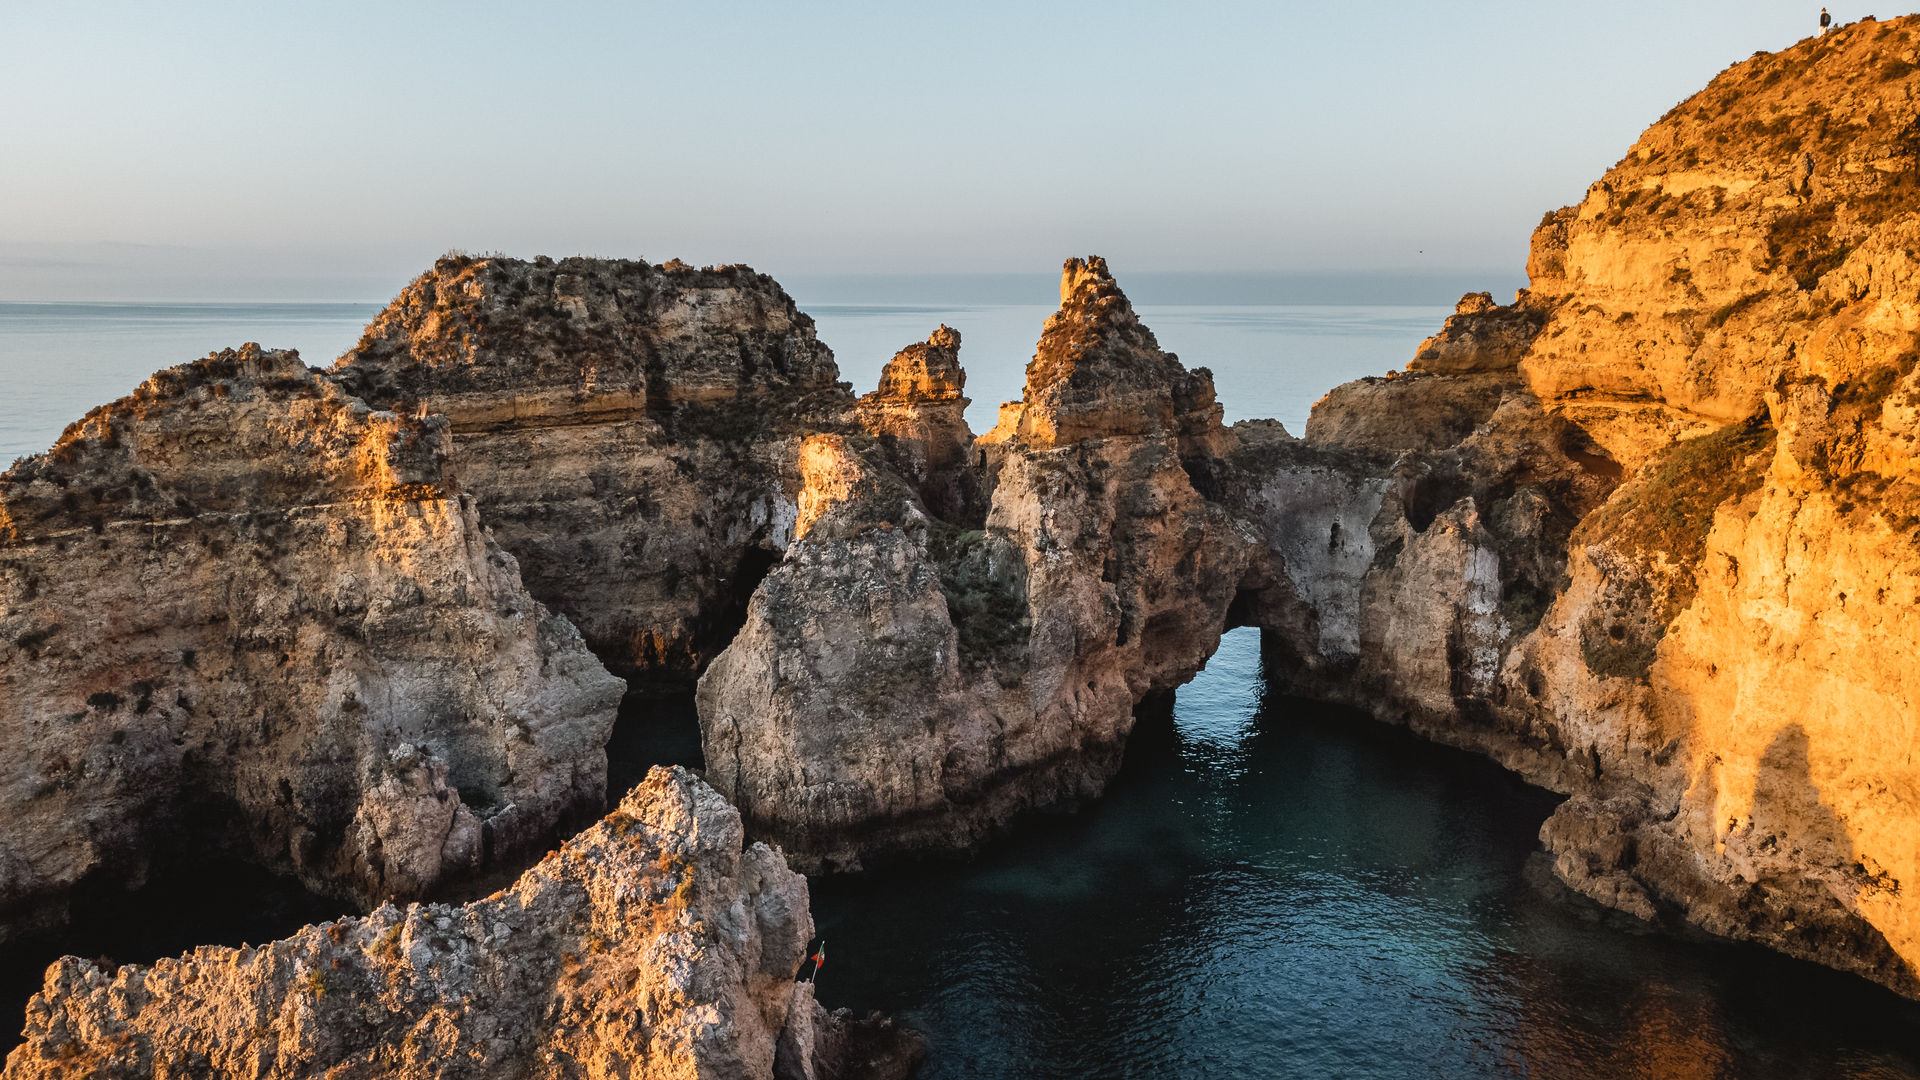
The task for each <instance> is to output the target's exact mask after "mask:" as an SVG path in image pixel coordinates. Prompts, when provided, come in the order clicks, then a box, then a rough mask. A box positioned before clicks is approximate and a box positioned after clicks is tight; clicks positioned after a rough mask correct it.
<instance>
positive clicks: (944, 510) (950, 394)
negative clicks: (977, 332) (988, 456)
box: [856, 326, 980, 521]
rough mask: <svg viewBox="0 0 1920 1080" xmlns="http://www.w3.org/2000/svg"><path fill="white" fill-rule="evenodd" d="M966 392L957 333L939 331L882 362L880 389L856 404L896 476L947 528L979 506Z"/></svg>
mask: <svg viewBox="0 0 1920 1080" xmlns="http://www.w3.org/2000/svg"><path fill="white" fill-rule="evenodd" d="M966 386H967V373H966V372H965V371H964V370H962V369H961V367H960V331H958V330H955V329H953V328H952V327H950V326H942V327H940V329H938V330H935V331H934V332H933V333H932V334H931V335H930V336H928V338H927V340H926V341H924V342H916V343H914V344H912V345H909V346H907V347H906V348H904V349H901V350H900V351H899V353H897V354H896V355H895V356H894V358H893V359H892V360H889V361H887V366H886V367H885V368H884V369H883V370H882V371H881V373H880V386H879V388H878V389H876V390H875V391H874V392H873V393H871V394H868V395H866V396H865V397H863V398H861V399H860V405H859V410H858V413H857V414H856V415H857V419H858V421H859V424H860V426H861V428H863V429H864V430H866V431H867V432H868V433H869V434H871V435H872V436H873V437H874V438H876V439H878V440H879V441H880V444H881V446H882V447H883V448H884V450H885V451H886V456H887V459H888V462H889V464H891V465H892V467H893V470H894V471H895V472H897V473H899V474H900V475H901V476H902V477H905V478H906V479H907V480H908V481H909V482H911V483H912V484H913V486H914V488H915V490H916V491H918V492H919V494H920V499H921V501H922V502H924V503H925V504H926V506H927V509H928V510H929V511H930V512H931V513H933V514H934V515H935V516H937V517H940V518H942V519H945V520H947V521H964V520H967V519H968V518H970V517H972V516H973V515H974V513H975V510H976V508H977V505H978V502H979V492H978V488H977V485H978V483H979V480H980V477H979V474H978V470H977V469H976V468H975V467H974V461H973V432H972V431H971V430H970V429H969V428H968V427H967V420H966V413H967V405H968V404H969V402H968V399H967V397H966V395H965V393H964V391H965V389H966Z"/></svg>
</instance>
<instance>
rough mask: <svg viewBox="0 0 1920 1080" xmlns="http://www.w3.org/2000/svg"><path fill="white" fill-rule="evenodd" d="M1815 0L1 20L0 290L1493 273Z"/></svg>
mask: <svg viewBox="0 0 1920 1080" xmlns="http://www.w3.org/2000/svg"><path fill="white" fill-rule="evenodd" d="M1817 10H1818V5H1807V4H1801V3H1786V2H1784V0H1763V2H1757V3H1739V2H1703V3H1696V4H1689V5H1685V6H1684V7H1682V8H1680V9H1675V8H1674V6H1672V5H1664V4H1654V3H1650V2H1629V3H1616V4H1609V5H1537V4H1520V3H1487V4H1478V5H1471V6H1469V5H1434V4H1420V3H1414V2H1411V0H1394V2H1382V3H1375V4H1371V5H1365V6H1361V7H1345V8H1341V9H1329V8H1326V7H1323V6H1318V5H1306V4H1300V3H1280V4H1218V5H1212V6H1209V7H1207V8H1205V9H1204V10H1201V9H1191V8H1182V9H1163V8H1160V7H1157V6H1153V5H1144V4H1105V5H1090V4H1056V5H1047V6H1044V7H1036V6H1033V5H1019V4H1006V3H986V4H981V5H972V6H968V7H966V8H964V9H961V8H941V9H914V8H903V7H899V6H889V5H835V6H833V7H832V8H831V9H815V8H798V7H788V6H780V5H772V4H754V3H748V4H737V5H731V6H726V7H714V6H697V7H685V6H665V5H649V4H636V5H625V4H610V3H576V4H563V5H553V6H546V7H541V8H538V9H530V8H526V7H524V6H514V5H504V4H488V3H477V4H466V5H461V6H458V7H455V6H452V5H439V4H421V5H409V6H407V7H405V8H390V7H387V6H383V5H375V4H365V3H343V4H336V5H329V6H327V7H325V8H323V9H312V10H304V11H287V10H266V9H259V8H255V7H250V6H246V5H241V4H212V3H201V4H179V5H170V6H166V7H164V8H162V7H146V6H139V5H113V4H107V5H98V6H93V7H89V8H86V9H84V10H83V9H77V8H73V7H70V6H64V5H54V4H46V3H36V2H21V3H15V4H11V5H7V6H6V7H5V8H4V9H0V90H3V91H4V92H5V94H6V96H7V100H8V101H9V102H10V104H11V106H12V107H11V108H10V109H9V112H8V115H7V117H6V119H5V120H4V121H0V142H3V144H4V145H5V146H6V148H7V153H5V154H0V299H72V300H86V299H142V300H147V299H222V300H238V299H270V298H280V299H355V300H381V299H385V298H387V297H390V296H392V295H393V293H394V292H395V291H396V290H397V289H398V288H399V287H400V285H402V284H403V283H404V282H405V281H407V280H408V279H410V278H411V277H413V276H414V275H416V274H418V273H419V272H421V271H422V270H424V269H425V268H426V267H428V266H429V265H431V263H432V261H433V259H434V258H435V257H437V256H438V255H440V254H441V253H443V252H446V251H448V250H451V249H462V250H469V251H490V250H499V251H503V252H506V253H509V254H513V255H517V256H522V257H531V256H533V255H537V254H548V255H554V256H562V255H566V254H573V253H584V254H599V255H610V256H623V257H639V258H646V259H649V260H652V261H655V262H659V261H664V260H666V259H670V258H681V259H685V260H686V261H688V262H691V263H695V264H719V263H746V264H748V265H751V266H753V267H755V268H756V269H759V270H762V271H764V272H767V273H770V274H772V275H773V276H775V277H776V278H779V279H780V280H782V281H783V282H787V281H797V280H800V279H827V278H836V277H847V276H856V277H857V276H862V275H865V276H869V277H874V278H876V279H892V278H901V277H916V278H927V277H933V278H938V277H943V276H944V277H964V276H967V275H981V274H985V275H1015V276H1028V275H1038V276H1042V277H1046V276H1051V274H1052V273H1053V271H1054V268H1056V267H1057V266H1058V265H1059V263H1060V260H1062V259H1063V258H1065V257H1067V256H1070V255H1080V254H1087V253H1099V254H1102V255H1105V256H1107V257H1108V258H1109V259H1111V260H1112V261H1113V263H1114V265H1115V268H1116V271H1117V272H1119V273H1120V274H1121V275H1122V277H1123V279H1125V278H1126V277H1128V276H1130V275H1140V274H1178V273H1190V274H1194V273H1197V274H1215V275H1221V277H1220V278H1219V280H1221V281H1228V280H1231V279H1233V277H1234V276H1235V275H1248V274H1252V275H1262V274H1265V275H1281V276H1285V275H1293V276H1295V277H1321V278H1325V277H1335V278H1338V277H1342V276H1345V277H1347V278H1352V279H1359V278H1364V277H1366V276H1369V275H1373V276H1379V275H1386V276H1401V277H1407V278H1422V277H1426V278H1433V277H1447V276H1449V275H1456V276H1457V275H1458V274H1460V273H1461V272H1462V271H1461V268H1465V273H1466V274H1467V276H1469V277H1472V276H1485V277H1488V278H1494V277H1497V276H1500V275H1505V278H1506V279H1508V280H1511V279H1513V278H1516V277H1517V276H1518V274H1519V271H1520V268H1521V267H1522V265H1523V263H1524V260H1525V256H1526V244H1527V237H1528V234H1529V233H1530V232H1531V230H1532V228H1533V226H1534V225H1535V224H1536V223H1537V222H1538V221H1539V219H1540V216H1541V214H1542V213H1544V212H1546V211H1548V210H1551V209H1553V208H1555V207H1558V206H1562V205H1565V204H1567V203H1570V202H1574V201H1577V200H1578V199H1579V198H1580V197H1581V195H1582V194H1583V193H1584V191H1585V188H1586V185H1587V184H1589V183H1590V182H1591V181H1593V180H1594V179H1596V178H1597V177H1599V176H1600V175H1601V173H1602V172H1604V171H1605V169H1606V168H1607V167H1608V166H1610V165H1611V164H1612V163H1613V162H1614V161H1616V160H1617V159H1618V158H1619V157H1620V155H1621V154H1622V153H1623V152H1624V151H1625V150H1626V149H1627V147H1628V146H1629V145H1631V144H1632V142H1633V141H1634V139H1635V138H1636V137H1637V136H1638V134H1639V133H1640V131H1641V130H1643V129H1644V128H1645V127H1646V126H1647V125H1648V124H1650V123H1652V122H1653V121H1654V120H1655V119H1656V118H1657V117H1659V116H1660V115H1661V114H1662V113H1664V112H1665V111H1666V110H1667V109H1668V108H1669V107H1671V106H1672V105H1674V104H1675V103H1677V102H1679V101H1680V100H1682V99H1684V98H1685V97H1687V96H1688V95H1690V94H1692V93H1693V92H1694V91H1696V90H1698V89H1699V88H1700V87H1702V86H1704V85H1705V84H1706V83H1707V82H1708V81H1709V80H1710V79H1711V78H1712V77H1713V76H1714V75H1715V74H1716V73H1718V72H1719V71H1721V70H1723V69H1724V68H1725V67H1727V66H1728V65H1729V64H1732V63H1734V62H1737V61H1739V60H1742V59H1745V58H1746V57H1747V56H1748V55H1750V54H1751V53H1752V52H1754V51H1755V50H1756V49H1779V48H1784V47H1786V46H1788V45H1791V44H1793V43H1794V42H1795V41H1797V40H1799V39H1800V38H1802V37H1805V36H1806V35H1807V34H1809V33H1810V32H1811V31H1812V29H1813V26H1814V18H1815V15H1816V14H1817ZM1834 13H1835V15H1836V17H1838V18H1839V19H1841V21H1847V20H1851V19H1854V18H1857V17H1858V16H1859V15H1860V14H1863V12H1861V11H1857V10H1853V9H1848V8H1846V7H1845V6H1844V5H1842V6H1840V7H1836V8H1835V9H1834ZM1882 14H1890V13H1885V12H1883V13H1882ZM1496 284H1497V283H1496V282H1494V281H1491V280H1490V281H1489V282H1488V285H1487V286H1486V287H1489V288H1494V287H1495V286H1496ZM1499 287H1500V288H1505V287H1506V286H1505V285H1504V284H1502V285H1500V286H1499ZM796 295H797V292H796ZM1456 295H1457V293H1456Z"/></svg>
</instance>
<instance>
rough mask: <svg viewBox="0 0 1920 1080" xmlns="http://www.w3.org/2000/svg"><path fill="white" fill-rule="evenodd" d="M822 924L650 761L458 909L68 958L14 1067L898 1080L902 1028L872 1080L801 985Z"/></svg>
mask: <svg viewBox="0 0 1920 1080" xmlns="http://www.w3.org/2000/svg"><path fill="white" fill-rule="evenodd" d="M812 933H813V920H812V917H811V916H810V914H809V913H808V909H807V883H806V879H805V878H803V877H801V876H800V875H798V874H796V873H793V872H792V871H790V870H788V869H787V867H786V865H785V864H784V863H783V862H782V861H781V859H780V856H779V855H778V854H777V853H776V852H774V851H772V850H770V849H769V848H768V847H767V846H766V845H764V844H753V845H751V846H744V845H743V836H742V831H741V826H740V818H739V815H738V814H737V813H735V812H734V810H733V809H732V808H731V807H729V806H728V805H727V804H726V802H725V801H724V800H722V799H721V798H720V797H719V796H718V795H717V794H715V793H714V791H713V789H711V788H709V787H707V786H706V785H705V784H702V783H701V782H700V781H699V780H698V779H696V778H694V777H693V776H692V775H691V774H690V773H687V772H686V771H685V770H681V769H671V770H669V769H655V770H653V772H652V773H651V774H650V775H649V776H648V777H647V779H646V782H645V783H643V784H641V785H640V786H639V787H637V788H635V789H634V790H633V791H632V792H631V793H630V794H629V795H628V796H627V797H626V799H625V800H624V801H623V802H622V803H621V804H620V806H619V807H618V808H616V809H615V811H614V812H613V813H612V814H611V815H609V816H608V817H607V818H606V819H605V820H603V821H601V822H600V823H599V824H597V825H595V826H594V827H593V828H591V829H588V830H587V831H585V832H583V833H581V834H580V835H578V836H576V837H574V838H573V839H572V840H570V841H568V842H567V843H566V844H565V845H564V846H562V847H561V848H560V849H559V850H558V851H556V852H554V853H553V854H551V855H549V856H547V858H546V859H545V860H543V861H542V862H541V863H540V864H539V865H538V866H535V867H534V868H532V869H531V870H528V871H527V872H526V873H525V874H523V875H522V876H521V877H520V879H519V880H518V881H516V882H514V883H513V884H512V885H511V886H509V887H508V888H505V889H502V890H501V891H499V892H497V893H495V894H493V895H492V896H489V897H487V898H486V899H484V900H479V901H476V902H474V903H471V904H468V905H466V906H464V907H450V906H442V905H422V904H413V905H409V906H407V907H406V908H404V909H403V908H396V907H393V906H391V905H387V906H383V907H381V908H380V909H379V910H377V911H374V912H373V913H371V914H369V915H366V916H362V917H359V918H351V919H341V920H339V921H337V922H334V923H330V924H327V925H324V926H309V927H306V928H304V929H302V930H301V931H300V932H299V933H298V934H295V935H294V936H292V937H289V938H286V939H284V940H281V941H275V942H270V943H268V944H265V945H259V946H252V947H245V948H239V949H230V948H215V947H203V948H199V949H196V950H194V951H193V952H191V953H189V954H187V955H185V956H182V957H180V958H178V959H171V960H161V961H160V962H158V963H156V964H153V965H152V966H141V965H134V964H128V965H123V966H120V967H118V968H103V967H101V966H99V965H98V964H95V963H92V962H89V961H86V960H81V959H78V958H75V957H67V958H66V959H63V960H61V961H60V962H59V963H57V964H55V965H53V966H52V967H51V968H49V969H48V971H47V977H46V986H45V989H44V990H43V991H42V992H41V994H40V995H39V996H37V997H36V998H35V999H34V1001H33V1003H32V1005H31V1006H30V1007H29V1009H28V1014H27V1038H26V1042H25V1043H24V1044H23V1045H21V1046H20V1047H18V1048H16V1049H15V1050H14V1051H13V1053H12V1054H11V1055H10V1056H9V1057H8V1059H7V1063H6V1070H5V1072H4V1073H3V1074H0V1075H4V1076H5V1077H6V1080H29V1078H55V1077H73V1078H80V1077H88V1078H102V1080H111V1078H122V1077H124V1078H127V1080H132V1078H135V1077H139V1078H143V1080H144V1078H149V1077H152V1078H167V1077H181V1078H185V1077H194V1078H220V1077H243V1076H244V1077H259V1076H272V1077H293V1076H321V1075H325V1076H328V1077H335V1078H338V1080H349V1078H353V1077H367V1078H373V1077H379V1078H381V1080H407V1078H427V1077H434V1078H441V1077H475V1078H487V1080H495V1078H513V1077H616V1076H617V1077H633V1078H638V1077H661V1078H665V1077H687V1078H693V1077H699V1078H702V1080H705V1078H711V1077H725V1078H732V1077H741V1078H745V1077H779V1078H781V1080H825V1078H828V1077H840V1076H855V1075H888V1074H890V1075H894V1076H899V1075H904V1073H905V1071H906V1068H907V1067H910V1066H911V1064H912V1060H913V1057H914V1055H913V1053H912V1047H911V1045H910V1044H909V1043H907V1042H906V1041H905V1040H904V1038H903V1037H902V1036H900V1035H898V1034H897V1033H895V1034H894V1035H893V1036H892V1038H891V1040H890V1041H891V1042H892V1043H893V1044H894V1045H893V1046H892V1047H890V1048H888V1052H889V1053H890V1054H891V1057H890V1058H889V1059H888V1063H889V1064H891V1066H892V1068H891V1069H890V1070H885V1071H878V1070H871V1069H868V1070H860V1069H859V1066H863V1065H866V1064H867V1059H865V1058H862V1057H858V1056H854V1057H852V1058H850V1056H849V1054H848V1043H849V1041H850V1036H852V1037H853V1038H854V1039H856V1040H857V1039H859V1037H860V1036H861V1035H863V1034H869V1035H870V1033H863V1032H859V1031H857V1030H853V1029H854V1028H855V1027H856V1025H853V1024H851V1023H850V1021H849V1020H848V1018H847V1017H846V1015H845V1014H844V1013H841V1014H835V1015H832V1016H829V1015H828V1014H827V1013H826V1011H825V1010H824V1009H822V1008H821V1007H820V1006H819V1005H818V1004H816V1003H815V1002H814V1000H813V994H812V989H813V988H812V987H811V986H810V985H807V984H804V983H796V982H795V981H794V974H795V972H796V971H797V970H798V969H799V967H800V963H801V960H802V959H803V958H804V957H805V956H806V949H807V943H808V940H809V938H810V937H811V936H812ZM866 1041H867V1042H868V1044H869V1045H871V1044H872V1043H874V1042H875V1041H876V1040H873V1039H872V1038H870V1037H869V1038H868V1039H867V1040H866ZM849 1066H852V1068H850V1067H849Z"/></svg>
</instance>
